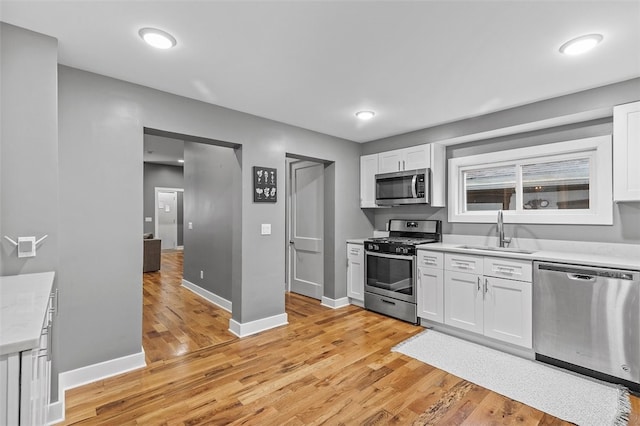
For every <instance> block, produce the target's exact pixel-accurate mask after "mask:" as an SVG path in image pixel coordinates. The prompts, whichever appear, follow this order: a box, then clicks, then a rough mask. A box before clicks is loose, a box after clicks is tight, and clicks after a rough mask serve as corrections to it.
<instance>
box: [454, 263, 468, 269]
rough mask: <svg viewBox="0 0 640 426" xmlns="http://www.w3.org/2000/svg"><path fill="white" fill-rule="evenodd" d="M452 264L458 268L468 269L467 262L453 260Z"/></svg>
mask: <svg viewBox="0 0 640 426" xmlns="http://www.w3.org/2000/svg"><path fill="white" fill-rule="evenodd" d="M453 266H455V267H456V268H460V269H469V264H468V263H460V262H453Z"/></svg>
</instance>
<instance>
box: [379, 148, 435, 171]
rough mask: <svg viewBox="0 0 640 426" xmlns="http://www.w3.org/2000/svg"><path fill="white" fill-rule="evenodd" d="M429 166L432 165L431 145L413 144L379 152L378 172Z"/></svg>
mask: <svg viewBox="0 0 640 426" xmlns="http://www.w3.org/2000/svg"><path fill="white" fill-rule="evenodd" d="M429 167H431V155H430V150H429V145H418V146H411V147H409V148H402V149H396V150H393V151H387V152H381V153H380V154H378V173H391V172H401V171H404V170H415V169H426V168H429Z"/></svg>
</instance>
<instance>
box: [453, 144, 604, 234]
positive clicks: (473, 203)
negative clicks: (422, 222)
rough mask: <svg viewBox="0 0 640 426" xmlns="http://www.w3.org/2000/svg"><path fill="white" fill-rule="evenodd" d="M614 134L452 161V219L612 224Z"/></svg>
mask: <svg viewBox="0 0 640 426" xmlns="http://www.w3.org/2000/svg"><path fill="white" fill-rule="evenodd" d="M611 161H612V160H611V136H598V137H594V138H587V139H579V140H574V141H567V142H559V143H554V144H547V145H540V146H535V147H529V148H519V149H513V150H508V151H500V152H494V153H490V154H480V155H473V156H468V157H461V158H452V159H450V160H449V188H450V191H449V221H450V222H485V223H493V222H495V221H496V217H497V212H498V210H503V211H504V218H505V222H510V223H550V224H552V223H566V224H598V225H611V224H613V206H612V201H611V200H612V181H611V174H612V163H611Z"/></svg>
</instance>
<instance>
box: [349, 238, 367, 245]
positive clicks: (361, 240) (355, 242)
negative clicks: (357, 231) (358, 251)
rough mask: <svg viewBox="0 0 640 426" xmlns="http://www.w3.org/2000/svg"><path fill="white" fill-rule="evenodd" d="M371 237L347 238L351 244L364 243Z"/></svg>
mask: <svg viewBox="0 0 640 426" xmlns="http://www.w3.org/2000/svg"><path fill="white" fill-rule="evenodd" d="M369 239H371V238H350V239H348V240H347V243H349V244H364V242H365V241H366V240H369Z"/></svg>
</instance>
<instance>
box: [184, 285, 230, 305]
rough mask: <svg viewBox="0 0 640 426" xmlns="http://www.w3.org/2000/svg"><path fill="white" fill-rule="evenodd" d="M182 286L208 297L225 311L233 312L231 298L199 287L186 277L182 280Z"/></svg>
mask: <svg viewBox="0 0 640 426" xmlns="http://www.w3.org/2000/svg"><path fill="white" fill-rule="evenodd" d="M182 286H183V287H184V288H186V289H187V290H191V291H192V292H194V293H195V294H197V295H198V296H200V297H202V298H203V299H206V300H207V301H209V302H211V303H213V304H214V305H216V306H218V307H220V308H222V309H224V310H225V311H227V312H231V302H230V301H229V300H227V299H224V298H222V297H220V296H218V295H217V294H215V293H212V292H210V291H209V290H205V289H204V288H202V287H199V286H197V285H195V284H194V283H192V282H189V281H187V280H185V279H183V280H182Z"/></svg>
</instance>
